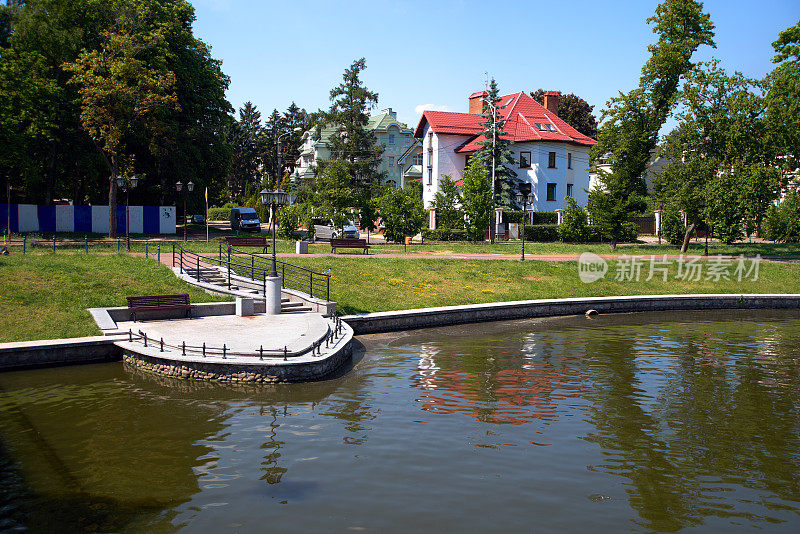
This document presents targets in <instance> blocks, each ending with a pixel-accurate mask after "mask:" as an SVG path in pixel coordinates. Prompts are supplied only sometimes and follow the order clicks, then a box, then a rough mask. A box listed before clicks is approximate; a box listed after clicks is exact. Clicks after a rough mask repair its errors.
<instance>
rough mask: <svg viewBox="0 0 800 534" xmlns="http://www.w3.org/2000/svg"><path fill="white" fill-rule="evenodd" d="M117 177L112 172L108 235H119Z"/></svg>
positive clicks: (109, 190)
mask: <svg viewBox="0 0 800 534" xmlns="http://www.w3.org/2000/svg"><path fill="white" fill-rule="evenodd" d="M116 178H117V177H116V176H115V175H114V174H112V175H111V176H110V177H109V179H108V181H109V188H108V237H110V238H112V239H113V238H115V237H117V179H116Z"/></svg>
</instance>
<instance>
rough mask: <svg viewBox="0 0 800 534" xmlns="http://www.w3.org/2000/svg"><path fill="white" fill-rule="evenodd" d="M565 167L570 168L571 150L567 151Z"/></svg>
mask: <svg viewBox="0 0 800 534" xmlns="http://www.w3.org/2000/svg"><path fill="white" fill-rule="evenodd" d="M567 168H568V169H571V168H572V152H567ZM568 194H569V193H568Z"/></svg>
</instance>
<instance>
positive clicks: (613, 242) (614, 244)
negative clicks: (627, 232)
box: [609, 236, 617, 250]
mask: <svg viewBox="0 0 800 534" xmlns="http://www.w3.org/2000/svg"><path fill="white" fill-rule="evenodd" d="M609 244H610V245H611V250H616V249H617V238H616V236H612V237H611V243H609Z"/></svg>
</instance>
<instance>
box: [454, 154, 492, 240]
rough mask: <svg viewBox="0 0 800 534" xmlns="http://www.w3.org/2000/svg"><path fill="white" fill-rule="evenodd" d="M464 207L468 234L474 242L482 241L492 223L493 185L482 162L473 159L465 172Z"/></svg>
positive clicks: (462, 191) (462, 189)
mask: <svg viewBox="0 0 800 534" xmlns="http://www.w3.org/2000/svg"><path fill="white" fill-rule="evenodd" d="M461 195H462V205H463V207H464V213H466V215H467V233H468V234H469V238H470V239H472V240H473V241H482V240H483V235H484V232H485V231H486V230H488V229H489V224H490V223H491V221H492V184H491V183H490V182H489V174H488V173H487V172H486V168H485V167H484V166H483V165H482V164H481V162H480V161H478V160H477V159H475V158H473V159H472V161H470V163H469V166H468V167H467V169H466V170H465V171H464V185H462V186H461Z"/></svg>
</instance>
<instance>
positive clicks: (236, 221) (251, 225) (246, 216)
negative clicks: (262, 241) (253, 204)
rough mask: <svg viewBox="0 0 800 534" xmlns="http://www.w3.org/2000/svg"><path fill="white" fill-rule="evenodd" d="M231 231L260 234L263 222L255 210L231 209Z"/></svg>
mask: <svg viewBox="0 0 800 534" xmlns="http://www.w3.org/2000/svg"><path fill="white" fill-rule="evenodd" d="M231 230H241V231H244V232H260V231H261V221H259V220H258V214H257V213H256V210H254V209H253V208H231Z"/></svg>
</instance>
